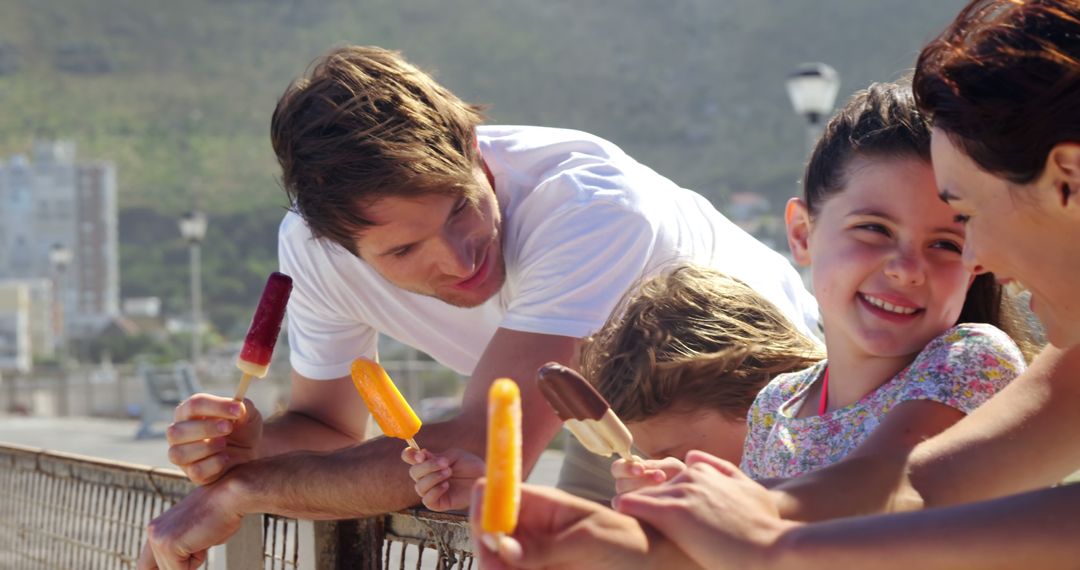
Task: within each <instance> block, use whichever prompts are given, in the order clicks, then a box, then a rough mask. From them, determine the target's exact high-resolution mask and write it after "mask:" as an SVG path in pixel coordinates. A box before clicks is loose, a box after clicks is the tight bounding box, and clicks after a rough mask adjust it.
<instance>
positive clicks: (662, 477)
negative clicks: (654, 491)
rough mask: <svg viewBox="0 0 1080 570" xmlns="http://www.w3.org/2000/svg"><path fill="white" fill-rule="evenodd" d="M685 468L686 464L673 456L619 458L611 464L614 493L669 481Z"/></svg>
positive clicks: (626, 491)
mask: <svg viewBox="0 0 1080 570" xmlns="http://www.w3.org/2000/svg"><path fill="white" fill-rule="evenodd" d="M685 469H686V464H685V463H683V462H682V461H679V460H678V459H675V458H674V457H665V458H663V459H643V460H627V459H619V460H617V461H615V463H612V464H611V475H612V476H613V477H615V493H616V494H619V495H621V494H623V493H629V492H631V491H636V490H638V489H643V488H645V487H652V486H654V485H659V484H661V483H663V482H664V481H669V480H671V479H672V478H674V477H675V476H676V475H678V474H679V473H682V472H683V471H684V470H685Z"/></svg>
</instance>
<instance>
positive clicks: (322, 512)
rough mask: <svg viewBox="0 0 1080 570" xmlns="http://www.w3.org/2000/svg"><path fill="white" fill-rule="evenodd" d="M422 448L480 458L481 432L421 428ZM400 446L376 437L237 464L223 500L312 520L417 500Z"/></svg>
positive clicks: (460, 426)
mask: <svg viewBox="0 0 1080 570" xmlns="http://www.w3.org/2000/svg"><path fill="white" fill-rule="evenodd" d="M416 439H417V442H418V443H420V445H422V446H423V447H424V448H428V449H432V450H444V449H448V448H451V447H458V448H462V449H466V450H468V451H471V452H473V453H478V452H479V454H482V453H483V446H484V437H483V430H482V429H479V428H478V427H477V426H475V425H473V423H472V422H469V421H467V419H466V418H460V417H459V418H457V419H455V420H451V421H448V422H442V423H438V424H430V425H426V426H424V428H423V429H422V430H421V432H420V433H419V434H418V435H417V436H416ZM404 446H405V443H404V442H402V441H401V440H399V439H394V438H386V437H381V438H376V439H373V440H369V441H367V442H364V443H361V444H358V445H355V446H353V447H350V448H346V449H339V450H337V451H333V452H321V453H319V452H292V453H285V454H281V455H277V456H274V457H267V458H265V459H260V460H257V461H253V462H251V463H249V464H246V465H242V466H239V467H237V468H235V469H233V470H232V471H230V472H229V473H228V474H227V475H226V477H225V478H223V480H222V482H221V485H222V488H221V493H222V494H223V500H225V501H226V502H228V503H229V504H232V505H236V506H237V509H238V510H239V511H240V512H243V513H254V512H265V513H273V514H277V515H281V516H288V517H294V518H306V519H315V520H325V519H341V518H354V517H361V516H369V515H375V514H380V513H386V512H391V511H396V510H400V509H403V508H406V507H409V506H412V505H415V504H416V503H418V502H419V497H417V495H416V492H415V490H414V488H413V481H412V479H410V478H409V475H408V468H409V466H408V465H406V464H405V462H403V461H402V460H401V451H402V449H403V448H404Z"/></svg>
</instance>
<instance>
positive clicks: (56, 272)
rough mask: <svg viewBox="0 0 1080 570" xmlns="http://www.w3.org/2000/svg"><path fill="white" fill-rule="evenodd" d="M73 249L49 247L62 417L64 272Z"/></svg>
mask: <svg viewBox="0 0 1080 570" xmlns="http://www.w3.org/2000/svg"><path fill="white" fill-rule="evenodd" d="M71 258H72V253H71V249H69V248H68V247H67V246H65V245H64V244H62V243H54V244H52V247H50V248H49V264H50V265H52V268H53V291H54V297H55V299H56V335H57V340H58V342H57V343H56V346H57V351H56V352H57V355H56V356H57V361H58V362H59V363H60V382H59V384H58V389H57V392H56V413H57V415H59V416H60V417H65V416H67V415H68V390H67V383H68V382H67V380H68V378H67V353H68V350H67V344H68V335H67V322H66V320H65V314H64V301H65V300H66V298H67V297H68V295H67V290H66V289H67V288H66V287H65V285H66V283H65V279H64V274H65V273H66V272H67V268H68V266H70V265H71Z"/></svg>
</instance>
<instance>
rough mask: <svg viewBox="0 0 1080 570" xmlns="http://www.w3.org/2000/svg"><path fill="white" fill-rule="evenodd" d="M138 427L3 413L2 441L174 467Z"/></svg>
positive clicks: (546, 459)
mask: <svg viewBox="0 0 1080 570" xmlns="http://www.w3.org/2000/svg"><path fill="white" fill-rule="evenodd" d="M138 426H139V422H138V421H137V420H116V419H104V418H51V417H34V416H30V417H27V416H8V415H0V443H3V442H10V443H14V444H18V445H26V446H30V447H40V448H44V449H51V450H55V451H65V452H68V453H78V454H81V455H89V456H91V457H101V458H105V459H112V460H114V461H126V462H129V463H138V464H140V465H151V466H154V467H172V464H171V463H169V460H168V459H167V458H166V449H168V445H167V444H166V443H165V439H164V438H163V437H158V438H151V439H135V432H136V430H137V429H138ZM561 464H562V452H561V451H554V450H548V451H545V452H544V455H543V456H541V457H540V462H539V463H538V464H537V466H536V469H534V470H533V473H532V475H530V476H529V482H530V483H536V484H540V485H551V486H554V485H555V482H556V481H557V480H558V477H559V466H560V465H561Z"/></svg>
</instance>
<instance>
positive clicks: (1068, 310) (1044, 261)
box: [930, 129, 1080, 347]
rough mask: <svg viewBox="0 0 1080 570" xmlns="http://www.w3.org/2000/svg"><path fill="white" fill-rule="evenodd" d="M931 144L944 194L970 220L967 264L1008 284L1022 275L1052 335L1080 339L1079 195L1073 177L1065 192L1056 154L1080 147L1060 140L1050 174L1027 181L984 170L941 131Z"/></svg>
mask: <svg viewBox="0 0 1080 570" xmlns="http://www.w3.org/2000/svg"><path fill="white" fill-rule="evenodd" d="M930 148H931V154H932V155H933V158H934V172H935V174H936V176H937V181H938V184H939V187H940V188H941V196H942V198H943V199H946V200H948V202H949V204H950V205H951V206H952V207H953V208H955V209H956V211H957V212H958V213H959V214H960V216H961V218H962V219H963V218H966V219H967V222H966V230H967V241H966V243H965V244H964V260H965V262H966V263H967V265H968V266H969V267H975V266H976V265H979V266H982V267H983V268H985V269H986V270H987V271H991V272H993V273H994V276H995V277H996V278H997V279H998V281H1000V282H1003V283H1008V282H1010V281H1013V280H1016V281H1019V282H1021V283H1022V284H1023V285H1024V286H1025V287H1027V288H1028V290H1030V291H1031V308H1032V310H1033V311H1034V312H1035V314H1036V315H1037V316H1038V317H1039V320H1041V321H1042V323H1043V326H1044V327H1045V328H1046V335H1047V338H1048V339H1049V340H1050V342H1052V343H1054V344H1055V345H1057V346H1061V347H1068V346H1071V345H1075V344H1080V299H1078V297H1077V292H1076V287H1077V284H1078V283H1080V204H1077V202H1078V201H1080V196H1078V194H1077V193H1076V190H1077V188H1076V184H1075V183H1072V186H1073V188H1071V190H1072V191H1073V193H1072V194H1071V195H1070V196H1069V197H1068V198H1067V199H1066V197H1065V195H1064V194H1063V193H1062V188H1063V184H1065V185H1068V184H1070V182H1069V181H1068V180H1065V177H1066V176H1067V174H1065V173H1063V172H1062V171H1061V169H1060V168H1059V167H1058V166H1057V165H1055V163H1054V160H1053V157H1054V156H1057V155H1055V153H1056V152H1062V149H1064V152H1065V153H1066V154H1068V153H1070V152H1072V153H1074V155H1075V153H1077V152H1080V150H1078V148H1077V147H1076V145H1071V146H1070V145H1065V146H1059V147H1055V150H1054V151H1052V152H1051V160H1049V161H1048V164H1047V168H1046V170H1045V171H1044V173H1043V175H1042V176H1040V178H1039V179H1037V180H1035V181H1034V182H1032V183H1031V184H1025V185H1022V186H1021V185H1016V184H1012V183H1010V182H1008V181H1006V180H1004V179H1002V178H998V177H996V176H994V175H992V174H989V173H987V172H985V171H983V170H981V169H980V168H979V167H978V166H977V165H976V164H975V162H974V161H972V160H971V159H970V158H969V157H968V156H967V155H965V154H964V153H963V152H962V151H960V150H959V149H958V148H956V146H954V145H953V143H952V141H951V140H949V137H948V135H946V134H945V133H944V132H942V131H940V130H937V129H935V130H934V134H933V139H932V144H931V147H930ZM1062 160H1065V161H1067V160H1068V156H1065V157H1064V158H1063V159H1062Z"/></svg>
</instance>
